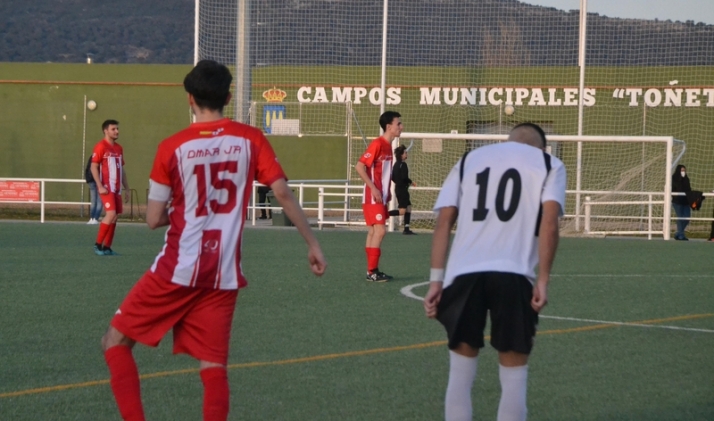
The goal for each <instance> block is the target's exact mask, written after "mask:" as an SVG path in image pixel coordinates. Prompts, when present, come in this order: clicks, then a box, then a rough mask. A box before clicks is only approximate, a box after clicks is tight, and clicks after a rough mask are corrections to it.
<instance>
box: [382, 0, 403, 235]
mask: <svg viewBox="0 0 714 421" xmlns="http://www.w3.org/2000/svg"><path fill="white" fill-rule="evenodd" d="M388 10H389V0H383V1H382V76H381V84H380V89H381V91H382V96H381V98H380V101H379V115H380V116H381V115H382V114H384V111H385V107H386V103H387V22H388V21H389V15H388ZM380 134H382V130H381V127H380ZM398 145H399V138H398V137H397V138H394V140H392V150H394V149H395V148H396V147H397V146H398ZM389 184H390V185H389V189H390V190H391V192H392V200H391V202H390V203H387V204H386V205H387V207H390V206H389V205H390V204H391V205H394V204H395V203H396V201H397V199H396V197H395V194H394V186H393V185H392V183H389ZM387 229H388V230H389V231H394V220H393V219H392V218H389V224H387Z"/></svg>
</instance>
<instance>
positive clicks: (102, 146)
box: [92, 139, 124, 193]
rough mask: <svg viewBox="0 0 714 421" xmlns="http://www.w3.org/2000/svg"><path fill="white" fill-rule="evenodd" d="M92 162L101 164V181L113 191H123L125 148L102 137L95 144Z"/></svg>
mask: <svg viewBox="0 0 714 421" xmlns="http://www.w3.org/2000/svg"><path fill="white" fill-rule="evenodd" d="M92 162H94V163H95V164H99V181H100V182H101V183H102V185H103V186H104V188H106V189H107V190H109V191H110V192H112V193H121V177H122V172H123V171H124V148H122V147H121V145H120V144H118V143H116V142H114V144H113V145H112V144H111V143H109V141H108V140H106V139H102V140H100V141H99V143H97V144H96V145H95V146H94V151H93V152H92Z"/></svg>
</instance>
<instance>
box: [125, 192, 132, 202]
mask: <svg viewBox="0 0 714 421" xmlns="http://www.w3.org/2000/svg"><path fill="white" fill-rule="evenodd" d="M130 195H131V191H129V189H126V190H124V203H129V196H130Z"/></svg>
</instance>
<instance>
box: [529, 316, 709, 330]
mask: <svg viewBox="0 0 714 421" xmlns="http://www.w3.org/2000/svg"><path fill="white" fill-rule="evenodd" d="M538 317H542V318H544V319H556V320H572V321H574V322H586V323H597V324H603V325H618V326H635V327H652V328H660V329H671V330H686V331H691V332H706V333H714V330H711V329H695V328H692V327H681V326H669V325H656V324H645V323H627V322H611V321H607V320H593V319H578V318H576V317H559V316H544V315H542V314H541V315H539V316H538Z"/></svg>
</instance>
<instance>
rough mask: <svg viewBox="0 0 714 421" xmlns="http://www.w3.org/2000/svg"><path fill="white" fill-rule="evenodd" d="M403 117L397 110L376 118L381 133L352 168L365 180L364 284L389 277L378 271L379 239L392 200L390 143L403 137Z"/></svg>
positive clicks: (363, 204) (385, 231) (384, 229)
mask: <svg viewBox="0 0 714 421" xmlns="http://www.w3.org/2000/svg"><path fill="white" fill-rule="evenodd" d="M401 117H402V116H401V115H400V114H399V113H398V112H396V111H386V112H385V113H384V114H382V115H381V116H380V117H379V125H380V126H381V127H382V130H383V131H384V134H382V136H380V137H378V138H376V139H374V140H373V141H372V143H370V144H369V146H368V147H367V150H366V151H365V152H364V154H363V155H362V157H361V158H360V159H359V161H358V162H357V164H356V165H355V170H356V171H357V174H359V176H360V177H361V178H362V180H364V183H365V188H364V196H363V197H362V211H363V212H364V220H365V223H366V224H367V226H368V227H369V231H368V232H367V244H366V246H365V249H364V250H365V253H366V254H367V281H370V282H387V281H389V280H390V279H392V277H391V276H389V275H387V274H386V273H384V272H382V271H380V270H379V258H380V256H381V255H382V249H381V248H380V247H381V245H382V240H383V239H384V235H385V234H386V233H387V230H386V227H385V223H386V222H387V220H388V219H389V210H388V209H387V206H388V204H389V199H391V191H390V183H391V182H392V140H394V139H395V138H397V137H399V135H401V134H402V130H403V126H402V118H401Z"/></svg>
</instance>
